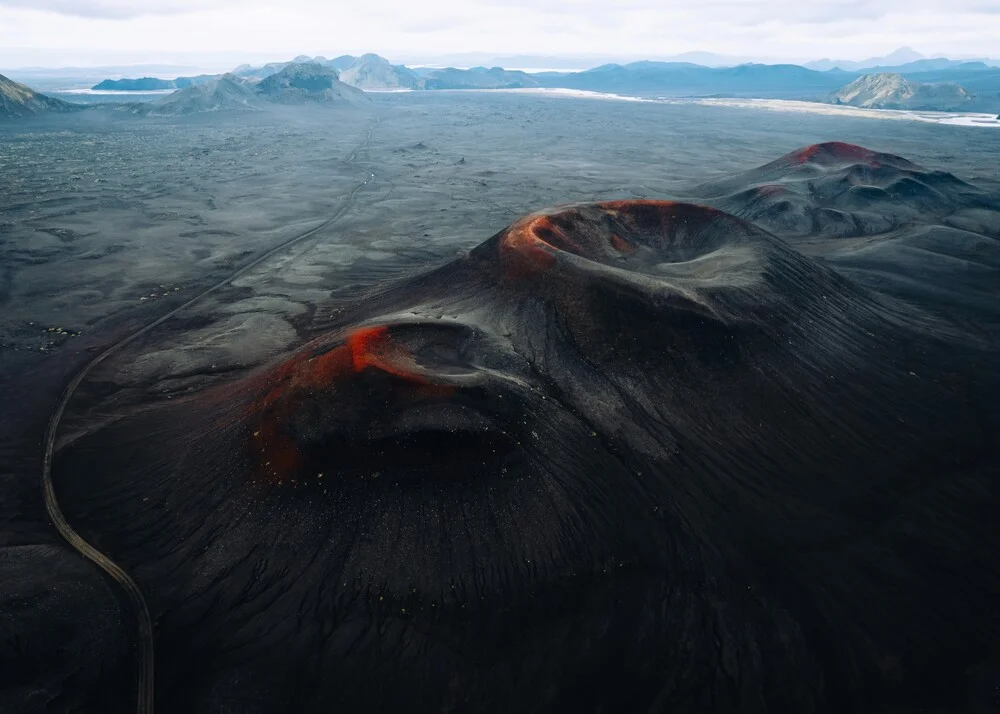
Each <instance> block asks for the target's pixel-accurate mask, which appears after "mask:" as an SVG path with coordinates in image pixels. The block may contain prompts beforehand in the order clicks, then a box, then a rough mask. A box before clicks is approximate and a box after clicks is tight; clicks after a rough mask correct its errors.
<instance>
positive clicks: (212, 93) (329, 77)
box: [134, 58, 371, 116]
mask: <svg viewBox="0 0 1000 714" xmlns="http://www.w3.org/2000/svg"><path fill="white" fill-rule="evenodd" d="M306 59H308V58H306ZM369 102H371V99H369V98H368V96H367V95H366V94H365V93H364V92H363V91H362V90H360V89H357V88H356V87H351V86H348V85H346V84H344V83H343V82H341V81H340V80H339V79H337V71H336V70H334V69H333V68H331V67H327V66H323V65H321V64H319V63H316V62H312V61H309V62H292V63H289V64H286V65H285V66H284V67H282V68H281V69H280V70H279V71H277V72H275V73H274V74H269V75H268V76H267V77H265V78H264V79H257V78H247V77H240V76H238V75H236V74H226V75H223V76H222V77H219V78H218V79H213V80H209V81H207V82H202V83H199V84H195V85H192V86H190V87H187V88H185V89H182V90H180V91H177V92H174V93H173V94H171V95H169V96H167V97H164V98H162V99H159V100H156V101H153V102H149V103H148V104H142V105H138V106H137V107H135V108H134V111H135V112H136V113H144V114H149V115H151V116H178V115H185V114H200V113H203V112H219V111H261V110H262V109H264V108H266V106H267V105H268V104H322V105H327V106H340V107H349V106H362V105H364V104H367V103H369Z"/></svg>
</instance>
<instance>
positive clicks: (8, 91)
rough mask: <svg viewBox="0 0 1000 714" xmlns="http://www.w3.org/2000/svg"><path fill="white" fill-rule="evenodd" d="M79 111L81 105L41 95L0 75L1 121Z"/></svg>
mask: <svg viewBox="0 0 1000 714" xmlns="http://www.w3.org/2000/svg"><path fill="white" fill-rule="evenodd" d="M79 109H81V107H80V106H79V105H76V104H70V103H69V102H64V101H62V100H61V99H54V98H53V97H47V96H45V95H44V94H39V93H38V92H36V91H35V90H33V89H32V88H31V87H28V86H27V85H24V84H18V83H17V82H14V81H12V80H9V79H7V78H6V77H4V76H3V75H2V74H0V119H12V118H17V117H29V116H34V115H36V114H48V113H52V112H72V111H77V110H79Z"/></svg>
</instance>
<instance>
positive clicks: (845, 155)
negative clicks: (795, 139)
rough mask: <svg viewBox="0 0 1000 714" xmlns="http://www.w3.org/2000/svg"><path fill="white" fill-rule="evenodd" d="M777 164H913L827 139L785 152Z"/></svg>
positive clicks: (874, 166) (876, 166)
mask: <svg viewBox="0 0 1000 714" xmlns="http://www.w3.org/2000/svg"><path fill="white" fill-rule="evenodd" d="M775 164H781V165H785V166H803V165H806V164H810V165H815V166H843V165H845V164H864V165H867V166H869V167H870V168H873V169H877V168H880V167H881V166H883V165H884V164H889V165H893V166H912V165H913V164H911V163H910V162H909V161H907V160H906V159H904V158H902V157H899V156H894V155H892V154H884V153H880V152H878V151H872V150H871V149H866V148H865V147H863V146H858V145H856V144H848V143H846V142H843V141H827V142H824V143H822V144H812V145H811V146H806V147H803V148H801V149H797V150H796V151H793V152H791V153H790V154H785V155H784V156H783V157H781V158H780V159H778V160H777V161H776V162H775Z"/></svg>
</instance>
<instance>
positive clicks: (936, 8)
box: [0, 0, 1000, 66]
mask: <svg viewBox="0 0 1000 714" xmlns="http://www.w3.org/2000/svg"><path fill="white" fill-rule="evenodd" d="M998 11H1000V3H992V2H989V1H988V0H950V1H949V2H944V0H825V1H823V2H817V1H815V0H701V1H700V2H690V1H689V0H685V1H684V2H678V1H677V0H620V1H618V2H612V1H611V0H425V1H424V2H413V1H412V0H405V1H404V0H360V1H352V2H347V1H345V0H342V1H340V2H329V0H283V1H282V2H280V3H276V2H273V1H270V0H0V47H5V48H8V49H7V50H6V51H5V52H4V53H3V54H2V56H0V61H2V62H3V63H4V64H5V65H7V66H11V65H13V64H16V62H15V58H14V57H13V56H12V52H13V51H12V50H10V49H9V48H13V47H17V48H37V49H40V50H46V51H49V52H50V53H51V54H52V55H53V57H54V59H53V60H52V62H54V63H70V62H72V61H74V57H79V56H82V55H87V56H88V57H90V56H96V55H98V54H101V53H103V55H102V56H107V57H109V58H111V57H116V56H128V57H130V58H135V60H136V61H141V60H145V61H151V62H152V61H166V60H168V59H170V58H179V57H183V56H189V57H195V56H200V57H206V56H218V55H220V54H225V55H227V56H229V55H233V54H239V55H240V56H241V57H245V58H246V59H247V60H253V59H255V58H256V57H274V56H275V55H283V54H284V55H288V56H293V55H295V54H300V53H305V54H325V55H328V56H329V55H336V54H342V53H352V54H354V53H360V52H365V51H373V52H378V53H380V54H383V55H386V56H388V57H389V58H390V59H405V58H408V57H412V56H416V55H421V56H425V57H429V56H435V55H436V56H440V55H446V54H449V53H464V52H475V51H481V52H487V53H496V54H516V53H518V54H532V55H576V56H583V55H588V56H593V55H605V56H612V55H627V56H633V57H635V56H650V57H655V56H667V55H672V54H677V53H681V52H687V51H692V50H707V51H712V52H718V53H723V54H732V55H741V56H758V57H767V58H778V57H787V58H792V59H797V58H818V57H823V56H825V57H836V58H845V59H860V58H862V57H866V56H871V55H877V54H883V53H886V52H889V51H892V50H893V49H895V48H897V47H899V46H902V45H910V46H913V47H915V48H916V49H918V50H920V51H922V52H925V53H950V54H953V55H964V56H968V55H974V54H983V55H986V54H989V53H990V52H991V51H992V52H993V53H994V54H1000V47H998V46H997V45H996V37H997V36H1000V27H998V24H1000V20H998V17H1000V15H998V14H997V13H998ZM26 51H27V50H26ZM14 54H15V55H16V53H14ZM36 54H37V53H36ZM55 56H58V59H55ZM36 63H37V62H36Z"/></svg>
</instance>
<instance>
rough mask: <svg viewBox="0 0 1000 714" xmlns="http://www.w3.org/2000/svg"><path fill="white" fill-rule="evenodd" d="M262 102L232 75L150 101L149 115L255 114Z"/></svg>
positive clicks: (251, 87)
mask: <svg viewBox="0 0 1000 714" xmlns="http://www.w3.org/2000/svg"><path fill="white" fill-rule="evenodd" d="M262 104H263V100H261V98H260V97H259V96H258V95H257V93H256V92H255V91H254V88H253V86H252V85H250V84H249V83H247V82H245V81H243V80H241V79H240V78H239V77H237V76H235V75H233V74H227V75H224V76H223V77H220V78H219V79H216V80H212V81H210V82H206V83H204V84H198V85H195V86H193V87H187V88H186V89H181V90H179V91H177V92H174V93H173V94H171V95H170V96H168V97H165V98H163V99H161V100H159V101H156V102H151V103H150V104H148V105H145V106H146V107H148V109H147V112H146V113H148V114H150V115H152V116H177V115H184V114H200V113H202V112H219V111H259V110H260V109H261V108H262Z"/></svg>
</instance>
